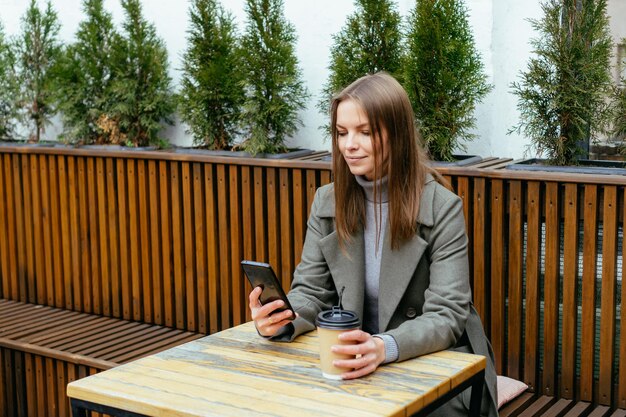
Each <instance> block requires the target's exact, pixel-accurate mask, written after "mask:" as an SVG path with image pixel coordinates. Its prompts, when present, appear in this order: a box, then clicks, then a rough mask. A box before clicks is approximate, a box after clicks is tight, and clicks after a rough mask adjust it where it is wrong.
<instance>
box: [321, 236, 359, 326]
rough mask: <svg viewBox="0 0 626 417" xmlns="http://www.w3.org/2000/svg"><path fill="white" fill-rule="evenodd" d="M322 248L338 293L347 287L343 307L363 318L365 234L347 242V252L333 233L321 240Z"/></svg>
mask: <svg viewBox="0 0 626 417" xmlns="http://www.w3.org/2000/svg"><path fill="white" fill-rule="evenodd" d="M320 247H321V249H322V252H323V254H324V258H325V259H326V262H327V264H328V269H329V270H330V274H331V276H332V277H333V281H334V282H335V286H336V288H337V292H338V293H339V292H340V291H341V288H342V287H345V290H344V292H343V300H342V305H343V308H344V309H346V310H352V311H354V312H355V313H357V314H358V315H359V317H361V318H362V317H363V298H364V289H365V259H364V242H363V233H357V234H356V236H354V237H353V238H352V240H351V241H350V242H346V247H345V252H344V251H342V250H341V248H340V247H339V239H338V236H337V232H335V231H333V232H332V233H331V234H329V235H328V236H326V237H324V238H322V239H321V240H320Z"/></svg>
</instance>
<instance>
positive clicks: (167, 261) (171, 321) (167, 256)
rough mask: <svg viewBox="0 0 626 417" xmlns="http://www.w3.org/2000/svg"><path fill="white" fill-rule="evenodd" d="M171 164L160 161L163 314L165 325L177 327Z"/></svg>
mask: <svg viewBox="0 0 626 417" xmlns="http://www.w3.org/2000/svg"><path fill="white" fill-rule="evenodd" d="M169 167H170V164H169V162H168V161H159V196H160V197H161V245H162V253H161V258H162V259H163V275H162V276H163V314H164V315H165V325H166V326H168V327H174V326H175V317H174V314H175V313H174V291H173V288H174V280H173V275H172V245H171V242H172V228H171V225H170V222H171V220H172V214H171V212H170V186H169V183H170V175H169Z"/></svg>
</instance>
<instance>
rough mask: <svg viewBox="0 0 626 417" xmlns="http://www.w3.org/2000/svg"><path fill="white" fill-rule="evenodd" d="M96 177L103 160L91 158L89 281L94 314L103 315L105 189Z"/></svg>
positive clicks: (89, 183)
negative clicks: (102, 269) (101, 238)
mask: <svg viewBox="0 0 626 417" xmlns="http://www.w3.org/2000/svg"><path fill="white" fill-rule="evenodd" d="M98 174H99V175H98ZM96 175H98V176H101V175H102V160H101V159H100V158H98V159H94V158H89V159H88V160H87V198H88V203H89V207H91V210H88V211H87V213H88V214H89V223H88V224H89V226H88V230H86V231H85V233H86V234H87V235H88V236H89V242H90V245H89V250H90V259H91V275H90V276H89V279H90V281H91V287H92V296H91V299H92V300H93V312H94V313H96V314H100V313H102V284H101V280H100V276H101V266H100V260H101V258H100V252H101V251H100V242H101V240H100V234H101V233H102V229H101V228H100V222H99V216H100V215H101V214H102V213H103V212H104V204H101V205H99V204H98V203H99V200H101V199H102V198H103V196H102V195H100V194H99V192H100V189H101V188H103V187H101V181H99V180H98V181H96V179H97V178H96ZM98 196H100V198H98ZM83 270H84V267H83Z"/></svg>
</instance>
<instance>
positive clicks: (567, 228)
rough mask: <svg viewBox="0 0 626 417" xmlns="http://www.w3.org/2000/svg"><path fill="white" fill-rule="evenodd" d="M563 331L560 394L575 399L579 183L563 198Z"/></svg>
mask: <svg viewBox="0 0 626 417" xmlns="http://www.w3.org/2000/svg"><path fill="white" fill-rule="evenodd" d="M563 207H564V209H563V210H564V212H565V222H564V229H563V245H564V246H563V335H562V341H561V345H562V346H563V348H562V354H561V363H562V364H564V366H561V389H560V392H561V394H560V395H561V397H562V398H567V399H574V396H575V386H576V369H575V366H572V365H571V364H575V363H576V323H577V320H576V317H577V316H578V311H577V310H578V307H577V301H576V289H577V285H576V281H577V280H578V186H577V185H576V184H566V185H565V200H564V202H563Z"/></svg>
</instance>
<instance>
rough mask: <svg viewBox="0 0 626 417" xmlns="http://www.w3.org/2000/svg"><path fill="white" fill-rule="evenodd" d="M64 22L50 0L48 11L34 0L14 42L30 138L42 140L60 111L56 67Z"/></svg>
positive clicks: (22, 114) (21, 105)
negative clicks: (45, 129) (59, 38)
mask: <svg viewBox="0 0 626 417" xmlns="http://www.w3.org/2000/svg"><path fill="white" fill-rule="evenodd" d="M59 30H60V24H59V22H58V19H57V14H56V12H55V11H54V10H53V9H52V5H51V3H50V2H49V1H48V2H47V5H46V8H45V10H41V9H39V7H38V6H37V2H36V1H35V0H31V2H30V5H29V6H28V9H27V10H26V13H25V15H24V16H23V17H22V27H21V32H20V34H19V36H18V38H17V39H16V40H15V43H14V51H15V52H14V53H15V58H16V70H17V82H18V85H19V91H18V94H17V97H18V105H19V108H20V119H21V122H22V123H23V124H24V125H25V126H26V127H27V128H28V130H29V132H30V133H29V135H30V136H29V140H31V141H39V140H40V139H41V134H42V133H43V132H44V128H45V126H46V124H48V123H49V122H50V118H51V117H52V116H53V115H54V114H55V113H56V109H55V105H54V101H55V96H56V91H57V88H58V83H57V82H56V79H57V78H56V77H57V72H56V70H55V68H56V66H57V64H58V60H59V56H60V53H61V43H60V41H59V40H58V33H59Z"/></svg>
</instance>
